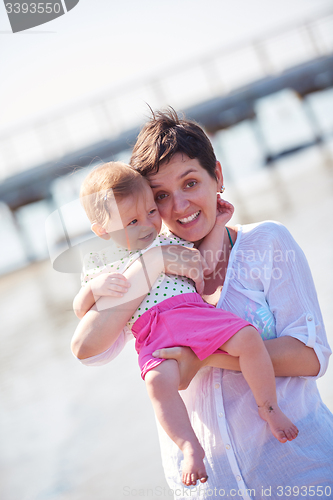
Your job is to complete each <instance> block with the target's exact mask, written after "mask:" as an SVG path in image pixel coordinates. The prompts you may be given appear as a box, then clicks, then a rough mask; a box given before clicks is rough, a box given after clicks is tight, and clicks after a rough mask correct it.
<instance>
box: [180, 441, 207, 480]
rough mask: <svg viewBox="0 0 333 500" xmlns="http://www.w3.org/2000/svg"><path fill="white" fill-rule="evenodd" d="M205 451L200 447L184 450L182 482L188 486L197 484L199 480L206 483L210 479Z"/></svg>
mask: <svg viewBox="0 0 333 500" xmlns="http://www.w3.org/2000/svg"><path fill="white" fill-rule="evenodd" d="M204 456H205V452H204V451H203V449H202V448H201V447H200V449H198V450H193V449H192V450H189V451H184V463H183V472H182V483H183V484H185V485H186V486H190V485H192V484H193V485H195V484H197V481H198V480H199V481H200V482H201V483H205V482H206V481H207V479H208V476H207V473H206V469H205V465H204V462H203V459H204Z"/></svg>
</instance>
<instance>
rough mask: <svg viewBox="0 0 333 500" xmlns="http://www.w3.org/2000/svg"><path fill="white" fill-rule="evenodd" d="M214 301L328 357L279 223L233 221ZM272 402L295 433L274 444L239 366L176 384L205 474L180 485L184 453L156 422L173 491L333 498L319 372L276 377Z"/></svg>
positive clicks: (330, 440)
mask: <svg viewBox="0 0 333 500" xmlns="http://www.w3.org/2000/svg"><path fill="white" fill-rule="evenodd" d="M217 307H220V308H223V309H225V310H228V311H231V312H233V313H235V314H237V315H238V316H240V317H242V318H244V319H246V320H248V321H249V322H251V323H252V324H253V325H254V326H256V327H257V329H258V330H259V331H260V333H261V335H262V337H263V338H264V339H269V338H274V337H276V336H278V337H280V336H284V335H289V336H292V337H295V338H297V339H298V340H300V341H301V342H303V343H304V344H306V345H307V346H309V347H312V348H313V349H314V350H315V352H316V354H317V356H318V359H319V362H320V372H319V374H318V377H319V376H322V375H323V374H324V373H325V371H326V368H327V365H328V358H329V356H330V354H331V350H330V348H329V345H328V343H327V339H326V334H325V329H324V325H323V320H322V316H321V312H320V308H319V304H318V300H317V295H316V291H315V287H314V283H313V280H312V277H311V273H310V270H309V266H308V264H307V261H306V258H305V256H304V254H303V252H302V250H301V249H300V247H299V246H298V245H297V243H296V242H295V240H294V239H293V238H292V236H291V235H290V233H289V231H288V230H287V229H286V228H285V227H284V226H283V225H281V224H279V223H276V222H262V223H259V224H251V225H246V226H238V233H237V239H236V242H235V245H234V247H233V249H232V251H231V254H230V259H229V265H228V271H227V276H226V280H225V283H224V286H223V289H222V293H221V296H220V299H219V302H218V304H217ZM132 337H133V336H132V334H131V333H130V331H129V330H126V331H124V332H123V333H122V334H121V336H120V337H119V339H118V341H117V342H116V344H114V345H113V346H112V347H111V348H110V349H108V350H107V351H106V352H104V353H102V354H99V355H97V356H94V357H92V358H88V359H85V360H83V362H84V364H87V365H94V366H98V365H100V364H105V363H107V362H109V361H110V360H111V359H113V358H114V357H115V356H117V355H118V353H119V352H120V351H121V349H122V348H123V347H124V345H125V343H126V342H127V340H129V339H130V338H132ZM276 386H277V395H278V402H279V405H280V407H281V409H282V410H283V411H284V412H285V413H286V414H287V415H288V416H289V418H290V419H291V420H292V421H293V422H294V423H295V424H296V425H297V427H298V429H299V436H298V437H297V439H295V440H294V441H292V442H287V443H285V444H281V443H279V442H278V441H277V440H276V439H275V438H274V437H273V436H272V435H271V433H270V431H269V430H268V426H267V424H266V422H264V421H263V420H261V419H260V417H259V416H258V411H257V407H256V403H255V400H254V398H253V395H252V392H251V391H250V389H249V387H248V385H247V383H246V382H245V380H244V378H243V375H242V374H241V373H240V372H234V371H228V370H221V369H218V368H209V367H207V368H203V369H201V370H200V371H199V373H198V374H197V375H196V376H195V377H194V379H193V380H192V382H191V384H190V386H189V388H188V389H187V390H185V391H181V393H180V394H181V396H182V397H183V399H184V401H185V404H186V407H187V410H188V413H189V415H190V418H191V422H192V425H193V428H194V430H195V432H196V435H197V436H198V438H199V441H200V443H201V445H202V446H203V448H204V450H205V453H206V458H205V463H206V470H207V473H208V476H209V479H208V481H207V483H205V484H200V485H197V486H196V487H194V486H191V487H188V488H186V487H185V486H182V484H181V480H180V477H181V461H182V453H181V452H180V450H179V449H178V447H177V446H176V445H175V444H174V443H173V442H172V441H171V440H170V438H169V437H168V436H167V435H166V434H165V432H164V431H163V429H162V428H161V427H160V426H159V425H158V429H159V437H160V444H161V452H162V461H163V466H164V470H165V475H166V479H167V482H168V484H169V487H170V489H172V490H174V498H175V499H176V498H177V499H185V498H192V499H198V500H199V499H200V500H206V499H207V500H208V499H212V498H223V497H231V498H235V499H238V500H240V499H243V498H252V499H256V500H257V499H266V498H267V497H271V498H274V499H278V498H283V499H284V498H299V499H304V498H305V499H310V498H312V499H313V498H318V497H319V496H320V497H322V498H326V499H327V498H333V465H332V464H333V415H332V414H331V413H330V412H329V410H328V409H327V407H326V406H325V405H324V404H323V402H322V401H321V398H320V395H319V392H318V389H317V386H316V377H277V378H276Z"/></svg>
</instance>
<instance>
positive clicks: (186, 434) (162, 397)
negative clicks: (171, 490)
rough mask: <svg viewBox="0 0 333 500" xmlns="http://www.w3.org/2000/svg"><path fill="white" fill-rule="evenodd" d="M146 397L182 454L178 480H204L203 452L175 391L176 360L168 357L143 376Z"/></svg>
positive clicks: (177, 375) (189, 481) (176, 384)
mask: <svg viewBox="0 0 333 500" xmlns="http://www.w3.org/2000/svg"><path fill="white" fill-rule="evenodd" d="M145 382H146V386H147V390H148V394H149V397H150V399H151V402H152V404H153V407H154V410H155V413H156V416H157V418H158V420H159V422H160V424H161V425H162V427H163V429H164V430H165V431H166V433H167V434H168V435H169V436H170V438H171V439H172V440H173V441H174V442H175V443H176V445H177V446H178V447H179V448H180V450H181V451H182V452H183V454H184V465H183V471H182V482H183V483H184V484H186V485H187V486H189V485H191V484H196V482H197V480H200V481H201V482H202V483H204V482H206V481H207V474H206V469H205V466H204V462H203V458H204V456H205V452H204V450H203V448H202V446H201V445H200V443H199V441H198V438H197V437H196V435H195V433H194V431H193V429H192V426H191V422H190V419H189V417H188V414H187V410H186V407H185V405H184V402H183V400H182V398H181V397H180V395H179V393H178V385H179V369H178V363H177V361H175V360H173V359H168V360H166V361H163V363H161V364H160V365H158V366H157V367H155V368H153V369H152V370H150V371H149V372H148V373H147V374H146V377H145Z"/></svg>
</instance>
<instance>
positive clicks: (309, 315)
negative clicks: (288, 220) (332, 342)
mask: <svg viewBox="0 0 333 500" xmlns="http://www.w3.org/2000/svg"><path fill="white" fill-rule="evenodd" d="M268 224H269V226H271V227H270V228H269V230H270V234H271V235H273V237H272V239H271V241H272V249H271V250H272V253H271V254H270V255H271V257H270V259H269V261H270V262H269V266H271V269H270V270H269V271H268V272H267V274H266V277H267V279H266V280H265V281H264V286H265V288H266V299H267V302H268V305H269V307H270V309H271V311H272V313H273V315H274V317H275V321H276V332H277V335H278V337H280V336H281V337H283V336H287V335H289V336H291V337H294V338H296V339H298V340H300V341H301V342H303V343H304V344H305V345H306V346H308V347H312V348H313V349H314V351H315V353H316V355H317V357H318V360H319V362H320V371H319V373H318V375H317V377H321V376H322V375H324V373H325V371H326V369H327V366H328V359H329V356H330V355H331V350H330V347H329V345H328V342H327V338H326V332H325V328H324V323H323V318H322V315H321V311H320V307H319V303H318V298H317V293H316V289H315V285H314V282H313V279H312V275H311V271H310V268H309V265H308V262H307V260H306V257H305V255H304V253H303V251H302V250H301V248H300V247H299V246H298V244H297V243H296V241H295V240H294V238H293V237H292V236H291V234H290V233H289V231H288V230H287V228H286V227H284V226H283V225H282V224H278V223H268Z"/></svg>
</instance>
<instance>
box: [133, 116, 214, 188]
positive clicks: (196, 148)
mask: <svg viewBox="0 0 333 500" xmlns="http://www.w3.org/2000/svg"><path fill="white" fill-rule="evenodd" d="M152 115H153V116H152V118H151V119H150V120H149V121H148V122H147V123H146V124H145V125H144V127H143V129H142V130H141V132H140V134H139V136H138V138H137V141H136V144H135V146H134V148H133V152H132V157H131V160H130V165H131V166H132V167H133V168H135V169H136V170H137V171H138V172H140V174H141V175H143V176H146V175H149V174H153V173H157V172H158V170H159V166H160V164H161V163H162V162H169V161H170V160H171V158H172V157H173V156H174V155H175V154H177V153H183V154H184V155H187V156H188V157H189V158H191V159H194V158H196V159H197V160H198V161H199V163H200V165H201V166H202V168H204V169H205V170H207V172H208V174H209V175H210V176H211V177H212V178H213V179H216V173H215V169H216V157H215V153H214V150H213V146H212V144H211V142H210V140H209V139H208V137H207V135H206V134H205V132H204V131H203V130H202V128H201V127H200V126H199V125H198V124H197V123H195V122H194V121H191V120H185V119H180V118H179V117H178V115H177V113H176V111H175V110H174V109H172V108H168V109H167V110H165V111H156V112H153V111H152Z"/></svg>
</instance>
